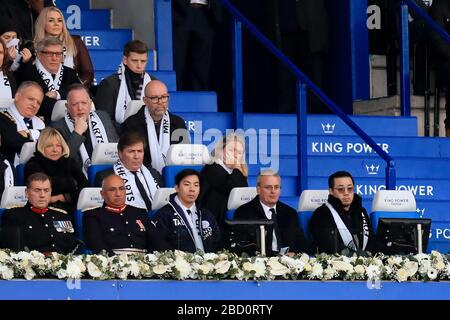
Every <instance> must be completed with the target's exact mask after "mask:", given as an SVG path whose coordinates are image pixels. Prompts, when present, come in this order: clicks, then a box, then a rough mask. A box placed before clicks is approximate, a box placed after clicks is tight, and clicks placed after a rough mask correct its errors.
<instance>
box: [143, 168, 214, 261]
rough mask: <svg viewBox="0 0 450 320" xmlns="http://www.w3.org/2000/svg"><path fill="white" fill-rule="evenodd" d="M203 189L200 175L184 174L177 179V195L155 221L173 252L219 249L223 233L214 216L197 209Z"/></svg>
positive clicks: (173, 196)
mask: <svg viewBox="0 0 450 320" xmlns="http://www.w3.org/2000/svg"><path fill="white" fill-rule="evenodd" d="M200 189H201V181H200V174H199V173H198V172H197V171H195V170H193V169H184V170H182V171H180V172H179V173H178V174H177V175H176V176H175V190H176V193H174V194H172V195H170V200H169V203H168V204H166V205H165V206H164V207H162V208H161V209H159V210H158V211H157V212H156V214H155V216H154V217H153V218H152V223H153V224H154V225H155V226H156V228H157V229H158V230H159V231H160V232H161V233H162V235H163V238H164V240H165V241H167V242H168V243H169V244H170V249H171V250H175V249H177V250H181V251H186V252H195V251H197V250H200V251H203V252H214V251H216V250H217V249H218V248H219V243H220V231H219V227H218V225H217V222H216V219H215V218H214V215H213V214H212V213H211V212H210V211H208V210H207V209H201V208H199V207H197V205H196V201H197V197H198V195H199V193H200Z"/></svg>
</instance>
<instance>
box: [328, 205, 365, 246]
mask: <svg viewBox="0 0 450 320" xmlns="http://www.w3.org/2000/svg"><path fill="white" fill-rule="evenodd" d="M325 205H326V206H327V207H328V209H329V210H330V212H331V214H332V215H333V219H334V223H335V224H336V227H337V229H338V231H339V235H340V236H341V239H342V241H343V242H344V245H345V246H346V247H347V248H350V249H352V250H354V251H358V248H357V247H356V244H355V242H354V240H353V236H352V234H351V233H350V231H349V230H348V228H347V226H346V225H345V223H344V221H342V219H341V217H340V216H339V214H338V213H337V211H336V209H334V207H333V206H332V205H331V204H330V203H329V202H328V201H327V202H325ZM361 216H362V222H363V246H362V248H361V250H362V251H364V250H365V249H366V246H367V242H368V241H369V226H368V224H367V221H366V218H365V217H364V213H363V212H361Z"/></svg>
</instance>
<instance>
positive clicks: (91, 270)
mask: <svg viewBox="0 0 450 320" xmlns="http://www.w3.org/2000/svg"><path fill="white" fill-rule="evenodd" d="M87 271H88V274H89V275H90V276H91V277H92V278H99V277H100V276H101V275H102V272H101V271H100V269H99V268H98V267H97V266H96V265H95V264H94V263H92V262H89V263H88V265H87Z"/></svg>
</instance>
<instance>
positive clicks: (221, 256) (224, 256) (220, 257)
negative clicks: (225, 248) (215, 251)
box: [218, 253, 228, 260]
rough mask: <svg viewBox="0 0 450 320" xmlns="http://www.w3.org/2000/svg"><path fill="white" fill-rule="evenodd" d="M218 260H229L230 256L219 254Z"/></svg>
mask: <svg viewBox="0 0 450 320" xmlns="http://www.w3.org/2000/svg"><path fill="white" fill-rule="evenodd" d="M218 258H219V259H220V260H228V255H227V254H225V253H221V254H219V256H218Z"/></svg>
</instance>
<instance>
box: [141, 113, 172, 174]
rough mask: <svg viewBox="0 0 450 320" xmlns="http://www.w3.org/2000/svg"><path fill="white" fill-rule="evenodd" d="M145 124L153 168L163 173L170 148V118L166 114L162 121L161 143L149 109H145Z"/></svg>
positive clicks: (160, 129)
mask: <svg viewBox="0 0 450 320" xmlns="http://www.w3.org/2000/svg"><path fill="white" fill-rule="evenodd" d="M145 122H146V123H147V134H148V144H149V149H150V157H151V158H152V167H153V168H155V169H156V170H158V171H159V173H161V172H162V168H163V167H164V166H165V165H166V155H167V150H169V147H170V118H169V113H168V112H166V113H165V114H164V116H163V118H162V119H161V126H160V128H159V141H158V137H157V135H156V130H155V123H154V122H153V119H152V117H151V116H150V112H149V111H148V108H147V107H145Z"/></svg>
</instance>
